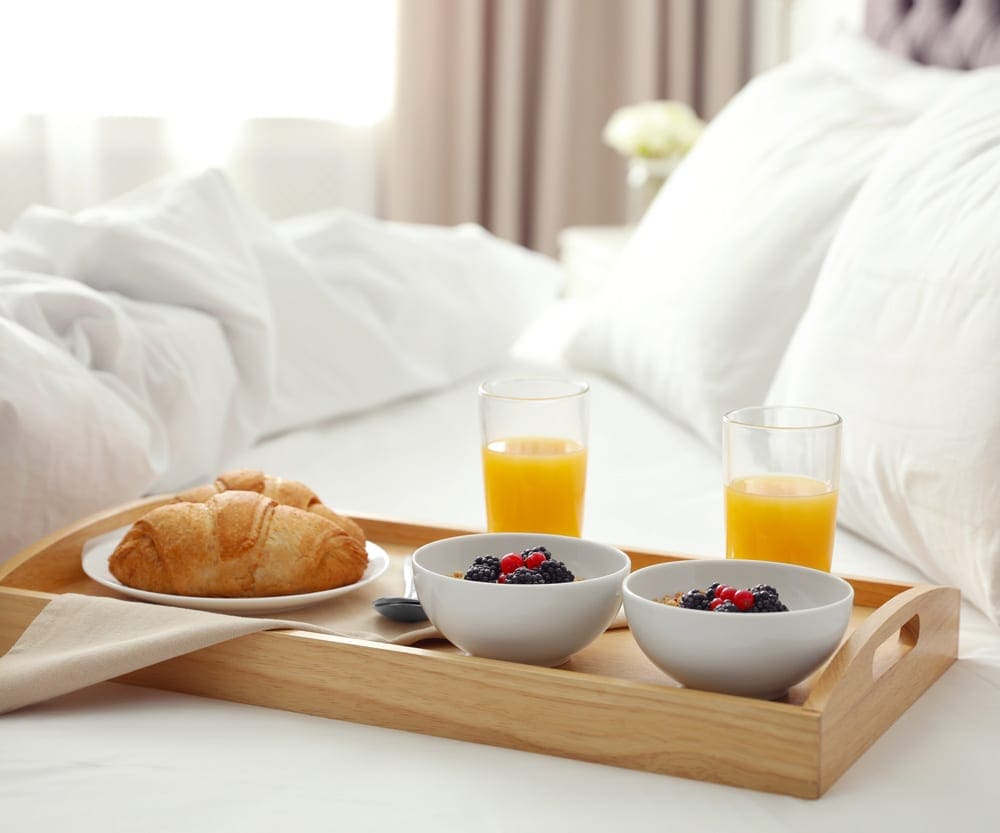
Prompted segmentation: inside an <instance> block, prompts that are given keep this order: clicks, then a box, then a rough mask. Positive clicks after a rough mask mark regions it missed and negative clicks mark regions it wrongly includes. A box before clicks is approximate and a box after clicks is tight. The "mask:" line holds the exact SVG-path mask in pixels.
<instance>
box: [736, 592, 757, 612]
mask: <svg viewBox="0 0 1000 833" xmlns="http://www.w3.org/2000/svg"><path fill="white" fill-rule="evenodd" d="M754 601H755V600H754V597H753V593H751V592H750V591H749V590H737V591H736V592H735V593H734V594H733V604H735V605H736V606H737V607H738V608H739V609H740V610H750V608H752V607H753V606H754Z"/></svg>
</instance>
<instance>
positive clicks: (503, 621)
mask: <svg viewBox="0 0 1000 833" xmlns="http://www.w3.org/2000/svg"><path fill="white" fill-rule="evenodd" d="M535 547H544V548H545V549H546V550H547V551H548V552H549V553H550V554H551V559H550V560H551V561H561V562H563V563H564V564H565V565H566V567H567V568H568V569H569V570H570V571H571V572H572V574H573V576H574V578H575V580H569V581H563V582H561V583H533V584H515V583H506V584H497V583H496V582H493V581H470V580H466V579H465V578H456V577H455V574H456V573H458V574H459V575H462V576H464V575H465V573H466V572H467V571H468V570H469V569H470V568H471V567H472V566H473V562H474V560H475V559H476V558H477V557H480V556H493V557H496V558H498V559H500V558H502V557H503V556H505V555H508V554H511V553H515V554H520V553H522V552H524V551H526V550H529V549H531V548H535ZM505 566H506V565H505ZM552 566H555V565H552ZM630 567H631V562H630V561H629V558H628V556H626V555H625V553H623V552H622V551H621V550H618V549H615V548H614V547H611V546H608V545H607V544H601V543H598V542H597V541H590V540H587V539H582V538H570V537H567V536H563V535H547V534H540V533H539V534H535V533H521V532H492V533H481V534H474V535H460V536H457V537H454V538H444V539H441V540H439V541H434V542H432V543H430V544H425V545H424V546H422V547H420V548H419V549H418V550H417V551H416V552H414V554H413V578H414V582H415V584H416V588H417V596H418V597H419V598H420V603H421V604H422V605H423V607H424V610H425V611H426V613H427V617H428V619H430V621H431V624H433V625H434V627H436V628H437V629H438V630H439V631H440V632H441V634H442V635H443V636H444V637H445V639H447V640H448V641H449V642H451V643H452V644H454V645H456V646H457V647H459V648H461V649H462V650H463V651H465V652H466V653H467V654H471V655H472V656H477V657H488V658H490V659H502V660H510V661H514V662H523V663H528V664H531V665H544V666H556V665H562V664H563V663H565V662H566V661H567V660H569V658H570V657H571V656H572V655H573V654H575V653H576V652H577V651H579V650H581V649H582V648H585V647H586V646H587V645H589V644H590V643H591V642H593V641H594V640H595V639H596V638H597V637H598V636H600V635H601V633H603V632H604V630H605V629H606V628H607V627H608V625H610V624H611V622H612V621H613V620H614V618H615V615H616V614H617V613H618V609H619V608H620V607H621V602H622V589H621V588H622V582H623V580H624V579H625V576H626V575H627V574H628V571H629V569H630ZM525 569H527V568H525Z"/></svg>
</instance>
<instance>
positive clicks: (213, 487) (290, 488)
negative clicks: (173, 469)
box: [177, 469, 365, 544]
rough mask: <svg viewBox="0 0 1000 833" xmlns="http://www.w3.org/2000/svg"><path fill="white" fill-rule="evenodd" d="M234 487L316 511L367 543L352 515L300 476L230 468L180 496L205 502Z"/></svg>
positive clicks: (185, 499)
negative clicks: (339, 510)
mask: <svg viewBox="0 0 1000 833" xmlns="http://www.w3.org/2000/svg"><path fill="white" fill-rule="evenodd" d="M234 489H236V490H239V491H243V492H258V493H259V494H262V495H265V496H267V497H269V498H271V500H274V501H277V502H278V503H281V504H284V505H286V506H294V507H295V508H296V509H304V510H306V511H308V512H315V513H316V514H317V515H321V516H322V517H324V518H326V519H327V520H329V521H332V522H333V523H334V524H336V525H337V526H338V527H340V528H341V529H343V530H344V532H346V533H347V534H348V535H350V536H351V537H353V538H356V539H357V540H358V542H359V543H361V544H364V542H365V533H364V531H363V530H362V529H361V527H360V526H358V525H357V524H356V523H355V522H354V521H352V520H351V519H350V518H345V517H344V516H343V515H340V514H338V513H336V512H334V511H333V510H332V509H330V508H329V507H328V506H325V505H324V504H323V502H322V501H321V500H320V499H319V498H318V497H317V496H316V493H315V492H313V490H312V489H310V488H309V487H308V486H306V485H305V484H304V483H299V482H298V481H297V480H285V479H284V478H283V477H272V476H271V475H269V474H264V472H262V471H256V470H255V469H235V470H233V471H227V472H225V473H224V474H220V475H219V476H218V478H216V480H215V482H214V483H209V484H207V485H205V486H197V487H195V488H193V489H188V490H187V491H186V492H180V493H179V494H178V495H177V500H180V501H190V502H195V503H201V502H204V501H206V500H208V499H209V498H210V497H211V496H212V495H215V494H219V493H220V492H225V491H228V490H234Z"/></svg>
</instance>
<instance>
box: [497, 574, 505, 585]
mask: <svg viewBox="0 0 1000 833" xmlns="http://www.w3.org/2000/svg"><path fill="white" fill-rule="evenodd" d="M506 583H507V576H505V575H504V574H503V573H500V575H499V576H497V584H506Z"/></svg>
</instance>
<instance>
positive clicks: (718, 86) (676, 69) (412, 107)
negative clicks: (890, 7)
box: [0, 0, 862, 254]
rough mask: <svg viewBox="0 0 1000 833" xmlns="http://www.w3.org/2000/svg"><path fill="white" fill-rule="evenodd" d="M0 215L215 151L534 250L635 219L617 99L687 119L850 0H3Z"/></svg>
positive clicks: (808, 36) (250, 166)
mask: <svg viewBox="0 0 1000 833" xmlns="http://www.w3.org/2000/svg"><path fill="white" fill-rule="evenodd" d="M5 12H6V14H5V22H4V30H5V35H6V37H5V38H4V41H5V43H4V48H3V50H2V51H0V69H2V72H3V77H4V78H5V79H6V83H5V90H4V95H3V96H2V98H0V229H3V228H8V227H9V225H10V224H11V223H12V222H13V221H14V220H15V219H16V217H17V216H18V215H19V214H20V213H21V212H22V211H23V210H24V209H25V208H27V207H28V206H29V205H31V204H33V203H39V204H44V205H48V206H52V207H55V208H61V209H64V210H67V211H77V210H80V209H83V208H86V207H88V206H91V205H94V204H97V203H99V202H102V201H105V200H107V199H109V198H112V197H114V196H116V195H118V194H121V193H123V192H125V191H128V190H129V189H131V188H134V187H135V186H137V185H140V184H142V183H144V182H146V181H148V180H150V179H154V178H157V177H160V176H163V175H165V174H170V173H184V172H193V171H195V170H200V169H203V168H205V167H219V168H221V169H223V170H224V171H225V172H226V173H227V175H228V176H229V177H230V178H231V179H232V181H233V182H234V183H235V185H236V186H237V188H238V189H239V190H240V191H241V192H243V193H244V195H245V196H247V197H248V198H249V199H250V200H251V201H252V202H254V203H255V204H256V205H257V206H258V208H259V209H260V210H261V211H262V212H263V213H264V214H265V215H266V216H268V217H270V218H273V219H281V218H285V217H289V216H293V215H300V214H304V213H309V212H314V211H320V210H325V209H330V208H347V209H351V210H355V211H359V212H363V213H366V214H371V215H373V216H377V217H383V218H387V219H395V220H405V221H411V222H421V223H435V224H442V225H453V224H457V223H461V222H468V221H471V222H476V223H480V224H482V225H483V226H485V227H486V228H488V229H489V230H490V231H492V232H494V233H495V234H497V235H499V236H501V237H503V238H506V239H508V240H512V241H514V242H518V243H522V244H524V245H526V246H529V247H531V248H533V249H537V250H539V251H542V252H546V253H548V254H555V253H556V251H557V249H558V248H559V246H560V235H561V234H563V233H564V232H565V231H566V230H567V229H569V228H572V227H579V226H584V227H588V228H611V229H615V228H618V227H621V226H627V224H628V223H629V222H631V221H634V219H635V215H636V213H637V211H641V208H642V206H641V203H639V204H637V203H636V199H637V198H636V196H635V195H634V194H633V193H632V192H631V191H630V188H629V185H628V176H627V165H628V160H627V159H626V158H624V156H623V155H622V154H621V153H620V152H616V151H615V150H614V149H613V148H612V147H609V146H608V144H607V142H605V141H604V140H602V130H603V129H604V127H605V125H606V123H607V121H608V119H609V118H610V117H611V115H612V114H613V113H614V112H615V111H616V110H617V109H619V108H621V107H625V106H627V105H631V104H634V103H638V102H643V101H653V100H668V99H669V100H673V101H678V102H683V103H685V104H687V105H690V107H691V108H692V109H693V110H694V112H695V113H697V115H698V116H699V117H700V118H701V119H703V120H705V121H709V120H711V118H712V116H713V115H714V114H715V113H717V112H718V111H719V109H720V108H721V107H722V106H723V105H724V104H725V103H726V101H728V99H729V98H730V97H731V96H732V95H733V94H734V93H735V92H736V91H737V90H739V89H740V87H742V86H743V85H744V84H745V83H746V82H747V81H748V80H749V79H751V78H752V77H753V76H754V75H756V74H757V73H759V72H762V71H765V70H766V69H768V68H769V67H771V66H774V65H776V64H778V63H780V62H782V61H785V60H787V59H788V58H790V57H792V56H794V55H795V54H797V53H798V52H799V51H801V50H803V49H806V48H808V47H809V45H811V44H812V43H813V42H815V41H816V40H817V39H819V38H822V37H825V36H828V35H829V34H830V33H832V31H834V30H835V29H836V28H837V27H840V26H851V27H860V26H861V23H862V21H861V17H862V3H861V2H860V0H618V2H611V1H610V0H365V2H354V0H326V2H310V0H248V1H245V2H227V1H226V0H201V2H193V1H192V0H171V2H169V3H167V2H162V1H161V0H147V2H137V1H136V0H80V2H76V3H69V2H65V1H64V0H11V2H9V3H7V4H6V8H5Z"/></svg>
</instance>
